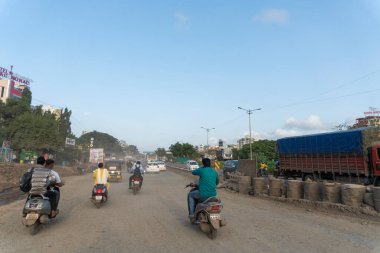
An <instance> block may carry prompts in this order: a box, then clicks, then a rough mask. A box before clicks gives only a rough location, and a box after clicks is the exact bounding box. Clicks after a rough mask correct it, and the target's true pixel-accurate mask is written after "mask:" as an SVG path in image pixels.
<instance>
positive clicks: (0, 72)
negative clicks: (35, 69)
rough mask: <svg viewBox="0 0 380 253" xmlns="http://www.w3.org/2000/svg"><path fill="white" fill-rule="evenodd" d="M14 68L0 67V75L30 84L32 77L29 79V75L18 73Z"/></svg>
mask: <svg viewBox="0 0 380 253" xmlns="http://www.w3.org/2000/svg"><path fill="white" fill-rule="evenodd" d="M12 70H13V66H11V70H10V71H9V70H8V69H6V68H2V67H0V76H2V77H4V78H6V79H9V80H12V81H15V82H18V83H21V84H24V85H29V84H30V83H31V82H32V80H31V79H29V78H27V77H23V76H21V75H18V74H16V73H13V72H12Z"/></svg>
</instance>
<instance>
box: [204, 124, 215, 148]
mask: <svg viewBox="0 0 380 253" xmlns="http://www.w3.org/2000/svg"><path fill="white" fill-rule="evenodd" d="M201 128H203V129H204V130H206V132H207V146H208V133H209V132H210V131H211V130H214V129H215V127H213V128H205V127H201Z"/></svg>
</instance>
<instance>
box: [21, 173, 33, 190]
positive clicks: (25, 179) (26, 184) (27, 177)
mask: <svg viewBox="0 0 380 253" xmlns="http://www.w3.org/2000/svg"><path fill="white" fill-rule="evenodd" d="M33 171H34V168H31V169H30V170H28V171H27V172H25V173H24V175H22V176H21V177H20V190H21V191H23V192H29V191H30V190H31V189H32V182H31V181H32V175H33Z"/></svg>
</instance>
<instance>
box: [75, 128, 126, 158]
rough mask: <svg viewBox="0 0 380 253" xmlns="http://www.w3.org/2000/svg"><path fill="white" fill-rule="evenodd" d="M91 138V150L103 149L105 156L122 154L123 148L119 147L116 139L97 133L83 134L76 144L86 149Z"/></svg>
mask: <svg viewBox="0 0 380 253" xmlns="http://www.w3.org/2000/svg"><path fill="white" fill-rule="evenodd" d="M91 138H94V142H93V148H103V149H104V152H105V153H106V154H115V155H121V154H123V148H122V146H121V145H120V142H119V140H118V139H116V138H115V137H113V136H111V135H109V134H106V133H101V132H97V131H92V132H89V133H86V134H83V135H82V136H81V137H79V138H78V140H77V144H78V145H81V146H83V147H87V148H88V147H89V145H90V142H91Z"/></svg>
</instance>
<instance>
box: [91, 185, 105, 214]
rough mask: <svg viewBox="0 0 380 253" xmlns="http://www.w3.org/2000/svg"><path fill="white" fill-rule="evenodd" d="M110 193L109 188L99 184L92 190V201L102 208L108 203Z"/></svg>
mask: <svg viewBox="0 0 380 253" xmlns="http://www.w3.org/2000/svg"><path fill="white" fill-rule="evenodd" d="M107 199H108V193H107V187H106V185H104V184H97V185H95V186H94V188H93V190H92V201H93V203H94V204H95V206H96V207H97V208H100V206H101V205H102V203H105V202H107Z"/></svg>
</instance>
